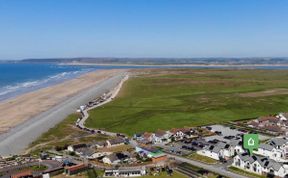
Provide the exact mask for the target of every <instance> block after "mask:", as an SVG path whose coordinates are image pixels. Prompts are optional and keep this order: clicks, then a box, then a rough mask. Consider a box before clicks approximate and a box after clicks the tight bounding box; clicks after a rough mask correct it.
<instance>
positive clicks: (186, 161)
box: [167, 154, 247, 178]
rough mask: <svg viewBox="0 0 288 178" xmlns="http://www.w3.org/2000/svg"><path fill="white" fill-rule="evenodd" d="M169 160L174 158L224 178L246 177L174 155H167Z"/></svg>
mask: <svg viewBox="0 0 288 178" xmlns="http://www.w3.org/2000/svg"><path fill="white" fill-rule="evenodd" d="M167 155H168V156H169V157H170V158H174V159H175V160H177V161H181V162H185V163H189V164H191V165H194V166H197V167H200V168H203V169H206V170H208V171H211V172H215V173H217V174H220V175H223V176H226V177H231V178H247V177H246V176H242V175H239V174H236V173H233V172H230V171H228V170H226V168H225V166H216V165H208V164H204V163H201V162H198V161H194V160H191V159H187V158H183V157H180V156H176V155H171V154H167Z"/></svg>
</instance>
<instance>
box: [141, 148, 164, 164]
mask: <svg viewBox="0 0 288 178" xmlns="http://www.w3.org/2000/svg"><path fill="white" fill-rule="evenodd" d="M136 152H137V153H138V154H139V155H140V156H142V157H148V158H151V159H152V162H153V163H158V162H162V161H165V160H166V159H167V155H166V154H165V153H163V152H162V151H161V150H159V149H157V148H153V147H144V146H142V147H139V146H137V147H136Z"/></svg>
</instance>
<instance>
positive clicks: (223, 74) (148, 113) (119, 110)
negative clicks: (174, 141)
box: [86, 69, 288, 135]
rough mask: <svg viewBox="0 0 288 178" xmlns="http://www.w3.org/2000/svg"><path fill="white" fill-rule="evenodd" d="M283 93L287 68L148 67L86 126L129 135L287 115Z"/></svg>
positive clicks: (286, 89)
mask: <svg viewBox="0 0 288 178" xmlns="http://www.w3.org/2000/svg"><path fill="white" fill-rule="evenodd" d="M142 72H143V71H142ZM267 93H268V94H267ZM287 94H288V71H285V70H236V69H235V70H222V69H215V70H212V69H171V70H168V69H157V70H151V69H150V70H146V71H145V72H143V73H141V74H140V73H139V75H137V76H135V77H131V78H130V79H129V80H128V81H127V82H126V83H125V84H124V86H123V88H122V90H121V91H120V94H119V96H118V97H117V98H116V99H115V100H114V101H113V102H110V103H108V104H106V105H104V106H102V107H100V108H96V109H94V110H92V111H90V118H89V119H88V120H87V122H86V123H87V126H89V127H94V128H105V129H107V130H110V131H115V132H121V133H126V134H129V135H132V134H134V133H137V132H144V131H155V130H157V129H170V128H173V127H184V126H199V125H205V124H214V123H221V122H226V121H233V120H239V119H247V118H254V117H257V116H261V115H267V114H274V113H277V112H285V111H287V105H288V95H287Z"/></svg>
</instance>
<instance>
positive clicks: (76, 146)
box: [72, 143, 87, 150]
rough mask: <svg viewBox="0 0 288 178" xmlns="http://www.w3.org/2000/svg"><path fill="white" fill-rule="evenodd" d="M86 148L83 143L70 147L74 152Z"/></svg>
mask: <svg viewBox="0 0 288 178" xmlns="http://www.w3.org/2000/svg"><path fill="white" fill-rule="evenodd" d="M86 147H87V145H86V144H85V143H82V144H77V145H72V148H73V149H74V150H76V149H79V148H86Z"/></svg>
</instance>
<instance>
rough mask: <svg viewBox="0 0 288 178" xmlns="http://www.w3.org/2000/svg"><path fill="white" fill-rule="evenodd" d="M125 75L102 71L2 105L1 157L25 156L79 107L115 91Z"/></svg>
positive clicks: (113, 71)
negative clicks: (28, 149)
mask: <svg viewBox="0 0 288 178" xmlns="http://www.w3.org/2000/svg"><path fill="white" fill-rule="evenodd" d="M125 73H126V70H118V69H113V70H99V71H95V72H91V73H87V74H85V75H82V76H80V77H78V78H75V79H72V80H69V81H65V82H63V83H61V84H58V85H54V86H51V87H47V88H44V89H40V90H37V91H34V92H31V93H27V94H24V95H21V96H18V97H16V98H13V99H10V100H7V101H4V102H2V103H0V113H1V116H0V125H1V132H2V133H1V134H0V155H9V154H18V153H21V152H22V151H24V149H25V148H26V147H27V146H28V145H29V143H31V142H32V141H33V140H35V139H36V138H37V137H39V136H40V135H41V134H42V133H44V132H45V131H47V130H48V129H49V128H51V127H53V126H54V125H56V124H57V123H59V122H60V121H61V120H63V119H64V118H65V117H67V115H69V114H71V113H73V112H75V111H76V109H77V107H79V106H80V105H82V104H85V103H87V102H88V101H90V100H91V99H93V98H94V97H97V96H100V95H102V94H103V93H104V92H106V91H108V90H110V89H111V88H113V87H115V86H116V85H117V84H118V83H119V82H120V81H121V79H122V78H123V77H124V76H125ZM15 143H17V144H15Z"/></svg>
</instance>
